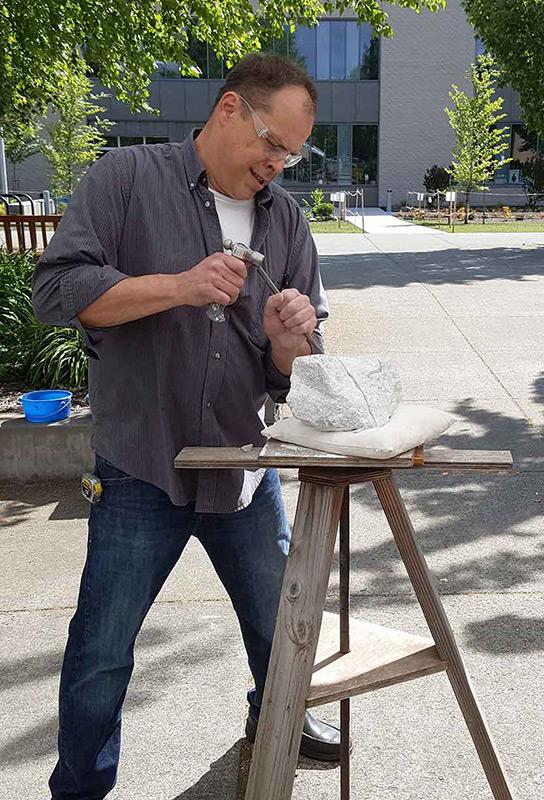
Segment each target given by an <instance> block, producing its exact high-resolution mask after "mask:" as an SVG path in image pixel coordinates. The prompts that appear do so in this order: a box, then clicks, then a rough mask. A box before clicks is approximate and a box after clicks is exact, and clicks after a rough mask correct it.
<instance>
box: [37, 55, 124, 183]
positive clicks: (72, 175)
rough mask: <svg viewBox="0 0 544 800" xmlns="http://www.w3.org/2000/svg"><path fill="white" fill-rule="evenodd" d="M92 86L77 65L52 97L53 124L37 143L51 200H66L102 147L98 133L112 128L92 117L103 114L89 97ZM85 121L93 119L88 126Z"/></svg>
mask: <svg viewBox="0 0 544 800" xmlns="http://www.w3.org/2000/svg"><path fill="white" fill-rule="evenodd" d="M91 90H92V83H91V81H90V80H89V78H87V76H86V75H85V72H84V67H83V66H82V65H80V67H79V68H76V69H75V70H74V71H73V72H70V73H67V74H65V75H63V76H62V80H60V81H59V83H58V86H57V88H56V90H55V93H54V96H53V97H52V104H51V105H52V112H53V118H54V120H53V121H52V122H49V123H46V124H45V125H44V129H45V131H47V134H48V137H47V138H45V137H44V138H42V139H40V149H41V150H42V152H43V154H44V155H45V157H46V158H47V160H48V161H49V164H50V165H51V167H52V176H51V186H52V189H53V194H54V195H55V197H57V198H58V197H70V196H71V195H72V194H73V191H74V189H75V188H76V186H77V184H78V183H79V181H80V180H81V178H82V177H83V175H84V174H85V172H86V171H87V169H88V168H89V167H90V165H91V164H92V163H93V161H96V159H97V158H98V155H99V152H100V147H101V146H103V145H104V144H105V143H106V140H105V139H104V137H103V135H102V132H103V131H106V130H108V128H109V127H110V126H111V125H112V123H111V122H109V121H108V120H105V119H100V118H97V117H95V115H96V114H98V113H100V112H103V111H105V108H104V107H103V106H99V105H97V104H96V100H100V98H102V97H104V95H103V94H96V95H94V97H92V96H91ZM88 117H95V121H94V122H92V123H89V122H87V119H88Z"/></svg>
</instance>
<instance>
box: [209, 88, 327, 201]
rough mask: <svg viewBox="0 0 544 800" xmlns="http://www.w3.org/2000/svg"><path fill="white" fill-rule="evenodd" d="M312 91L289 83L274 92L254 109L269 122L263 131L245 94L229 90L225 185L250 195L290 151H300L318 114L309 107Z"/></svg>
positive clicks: (271, 176) (232, 191) (224, 106)
mask: <svg viewBox="0 0 544 800" xmlns="http://www.w3.org/2000/svg"><path fill="white" fill-rule="evenodd" d="M308 100H309V98H308V93H307V92H306V90H305V89H303V88H302V87H299V86H286V87H285V88H283V89H280V90H279V91H277V92H274V93H273V94H272V95H271V97H270V110H269V111H264V110H262V109H257V108H256V109H255V112H256V113H257V115H258V118H259V120H260V122H261V123H262V124H263V125H264V126H266V128H267V129H268V133H267V134H266V137H263V136H261V137H259V135H258V133H257V129H258V128H259V122H258V121H257V122H256V121H255V120H254V117H253V115H252V114H251V113H250V111H249V110H248V108H247V106H246V105H245V104H244V102H243V100H242V99H241V97H240V95H238V94H237V93H235V92H229V93H228V94H227V95H225V96H224V97H223V98H222V101H223V102H222V104H221V107H220V108H219V113H220V114H221V115H222V117H221V119H222V122H223V129H222V133H223V137H222V138H224V144H225V149H224V159H223V160H222V164H221V175H220V176H218V178H220V183H221V190H222V191H223V192H226V193H228V194H229V195H230V196H231V197H234V198H236V199H239V200H248V199H250V198H251V197H253V196H254V195H255V194H256V193H257V192H258V191H260V190H261V189H262V188H263V187H264V186H266V185H267V184H269V183H270V182H271V181H273V180H274V178H276V177H277V176H278V175H279V174H280V172H281V171H282V170H283V168H284V165H285V158H284V156H285V151H287V150H288V151H289V152H290V153H293V154H295V153H298V152H299V150H300V149H301V148H302V146H303V145H304V142H306V140H307V139H308V137H309V136H310V133H311V130H312V126H313V121H314V117H313V114H312V113H311V112H310V111H309V110H308ZM278 146H279V147H278Z"/></svg>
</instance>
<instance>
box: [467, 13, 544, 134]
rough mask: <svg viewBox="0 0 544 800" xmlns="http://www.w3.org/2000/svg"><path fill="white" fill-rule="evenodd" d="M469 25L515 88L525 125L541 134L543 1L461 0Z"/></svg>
mask: <svg viewBox="0 0 544 800" xmlns="http://www.w3.org/2000/svg"><path fill="white" fill-rule="evenodd" d="M463 5H464V7H465V10H466V12H467V16H468V19H469V21H470V22H471V24H472V25H473V26H474V28H475V29H476V31H477V33H478V35H479V36H480V38H481V39H482V40H483V42H484V45H485V47H486V49H487V51H488V52H489V53H490V54H491V55H492V56H493V57H494V59H495V61H496V63H497V65H498V66H499V67H500V70H501V81H502V82H503V83H504V84H509V85H510V86H512V87H513V88H514V89H517V91H518V92H519V95H520V104H521V107H522V109H523V116H524V119H525V121H526V122H527V125H528V126H529V127H530V128H532V129H533V130H535V131H538V132H539V133H540V134H541V135H544V100H543V98H544V3H543V2H542V0H464V2H463Z"/></svg>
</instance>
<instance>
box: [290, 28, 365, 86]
mask: <svg viewBox="0 0 544 800" xmlns="http://www.w3.org/2000/svg"><path fill="white" fill-rule="evenodd" d="M292 37H293V42H292V44H291V46H290V48H289V56H290V57H292V58H293V57H295V58H296V59H297V60H298V61H299V62H300V63H302V64H303V65H304V66H305V67H306V70H307V72H308V74H309V75H310V76H311V77H312V78H315V79H316V80H318V81H329V80H332V81H359V80H361V81H376V80H378V73H379V47H380V41H379V39H376V38H374V37H373V36H372V26H371V25H369V24H368V23H363V24H362V25H358V24H357V22H355V20H342V19H331V20H323V21H322V22H320V23H319V25H316V26H315V27H314V28H304V27H298V28H297V29H296V30H295V32H294V34H292Z"/></svg>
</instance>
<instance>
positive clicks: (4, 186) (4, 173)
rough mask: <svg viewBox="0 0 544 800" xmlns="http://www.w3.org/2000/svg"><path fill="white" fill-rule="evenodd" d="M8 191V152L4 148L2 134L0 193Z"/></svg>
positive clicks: (0, 145) (0, 147) (0, 137)
mask: <svg viewBox="0 0 544 800" xmlns="http://www.w3.org/2000/svg"><path fill="white" fill-rule="evenodd" d="M7 192H8V170H7V166H6V152H5V150H4V140H3V139H2V136H0V193H2V194H7Z"/></svg>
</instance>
